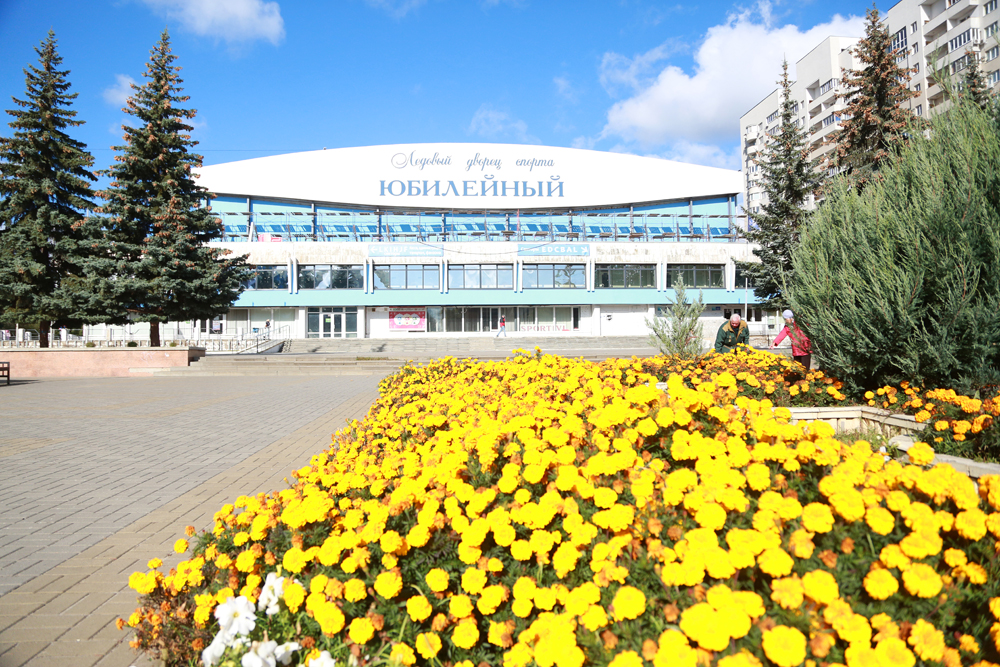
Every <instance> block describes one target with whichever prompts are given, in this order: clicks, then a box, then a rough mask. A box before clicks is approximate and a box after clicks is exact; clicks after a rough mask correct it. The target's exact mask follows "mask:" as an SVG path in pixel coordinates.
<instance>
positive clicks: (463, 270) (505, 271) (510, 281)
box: [448, 264, 514, 289]
mask: <svg viewBox="0 0 1000 667" xmlns="http://www.w3.org/2000/svg"><path fill="white" fill-rule="evenodd" d="M513 287H514V265H513V264H449V265H448V289H513Z"/></svg>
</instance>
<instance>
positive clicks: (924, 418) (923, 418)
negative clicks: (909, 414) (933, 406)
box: [913, 410, 931, 424]
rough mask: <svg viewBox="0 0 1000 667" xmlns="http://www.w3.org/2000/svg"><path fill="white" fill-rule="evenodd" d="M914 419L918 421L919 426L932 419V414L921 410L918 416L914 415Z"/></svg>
mask: <svg viewBox="0 0 1000 667" xmlns="http://www.w3.org/2000/svg"><path fill="white" fill-rule="evenodd" d="M913 418H914V419H915V420H916V421H917V423H918V424H923V423H924V422H925V421H927V420H928V419H930V418H931V413H929V412H928V411H927V410H921V411H920V412H918V413H917V414H915V415H913Z"/></svg>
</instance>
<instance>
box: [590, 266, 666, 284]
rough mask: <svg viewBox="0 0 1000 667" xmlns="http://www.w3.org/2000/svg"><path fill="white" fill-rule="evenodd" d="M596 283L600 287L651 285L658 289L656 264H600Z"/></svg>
mask: <svg viewBox="0 0 1000 667" xmlns="http://www.w3.org/2000/svg"><path fill="white" fill-rule="evenodd" d="M594 284H595V285H596V286H597V287H599V288H605V289H606V288H619V287H651V288H653V289H656V265H654V264H598V265H597V266H595V267H594Z"/></svg>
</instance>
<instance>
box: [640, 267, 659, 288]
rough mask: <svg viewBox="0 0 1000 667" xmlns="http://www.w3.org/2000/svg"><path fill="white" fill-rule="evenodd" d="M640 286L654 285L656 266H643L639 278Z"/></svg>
mask: <svg viewBox="0 0 1000 667" xmlns="http://www.w3.org/2000/svg"><path fill="white" fill-rule="evenodd" d="M640 285H641V286H642V287H654V288H655V287H656V267H653V266H643V267H642V277H641V278H640Z"/></svg>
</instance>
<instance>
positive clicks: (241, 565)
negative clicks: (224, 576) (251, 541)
mask: <svg viewBox="0 0 1000 667" xmlns="http://www.w3.org/2000/svg"><path fill="white" fill-rule="evenodd" d="M256 561H257V555H256V554H255V553H254V552H252V551H243V552H241V553H240V555H239V556H237V557H236V569H237V570H239V571H240V572H251V571H253V567H254V563H255V562H256Z"/></svg>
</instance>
